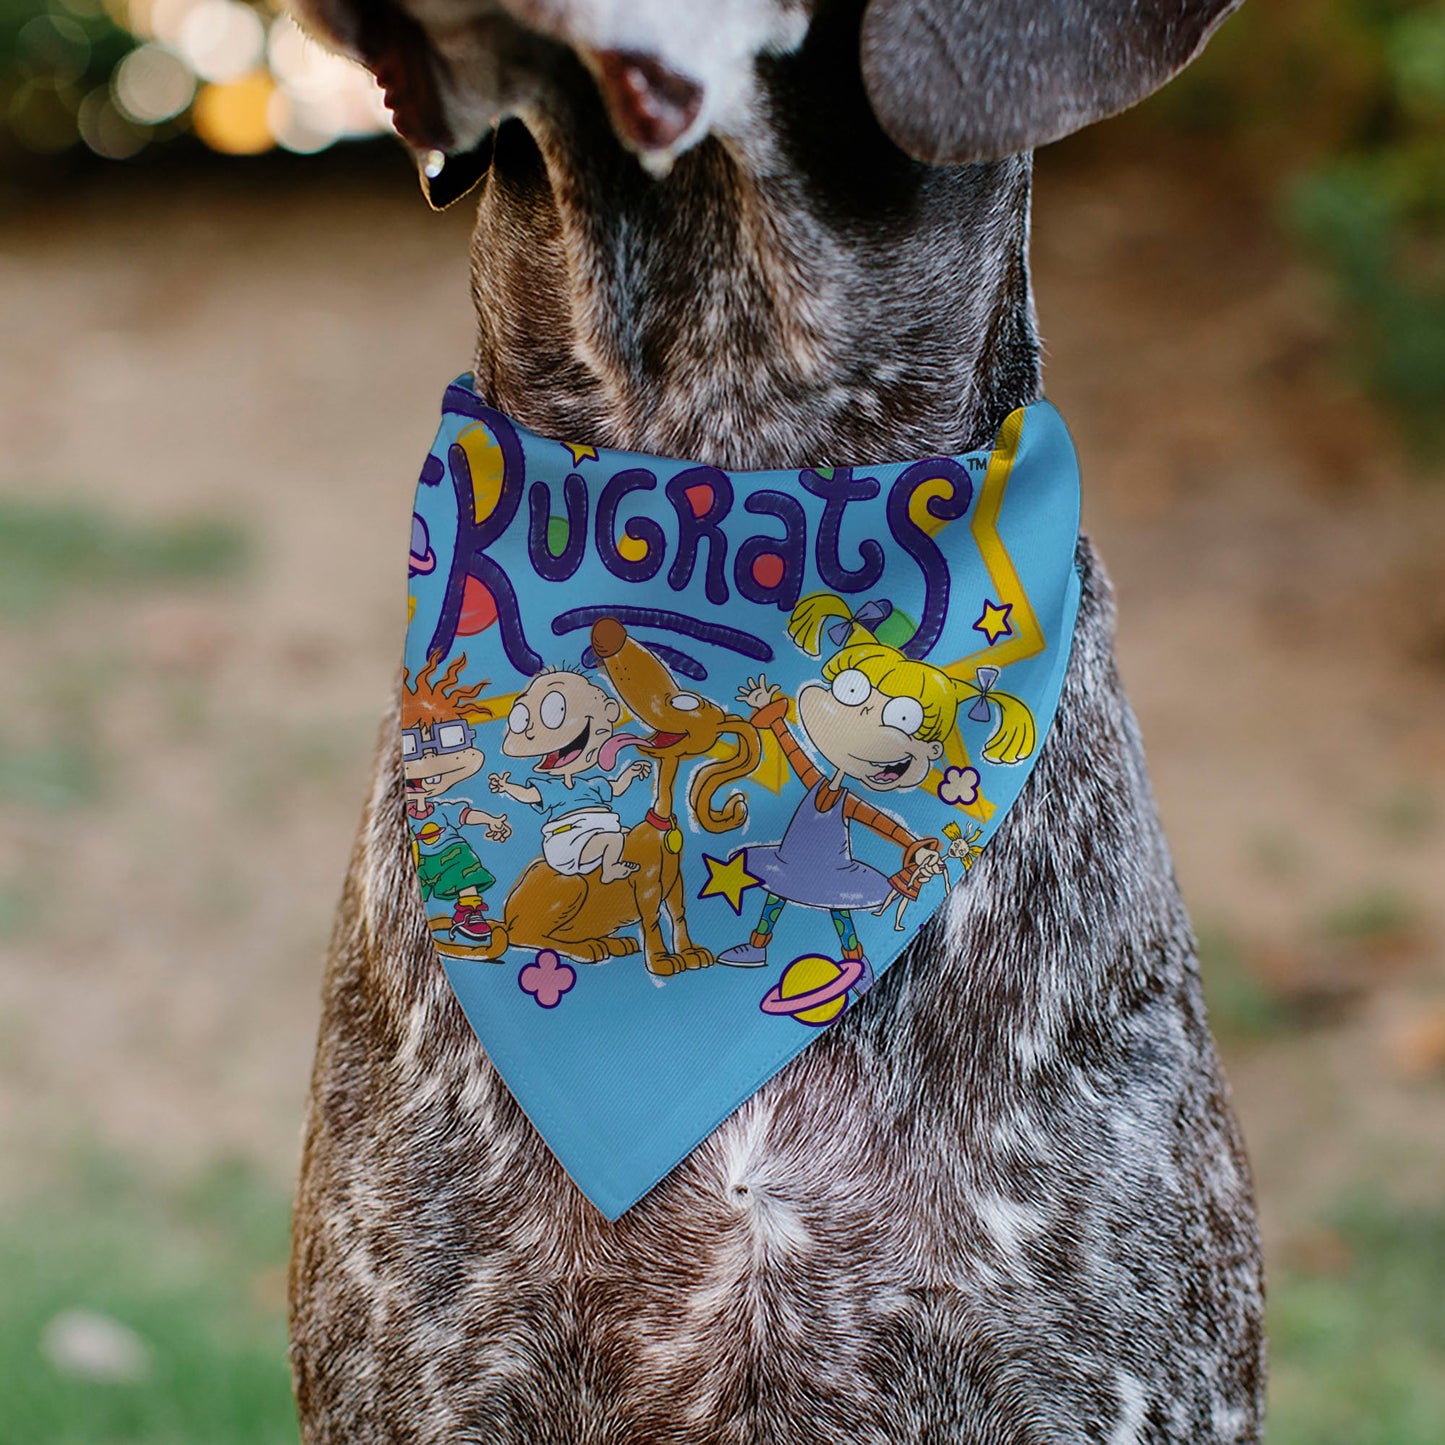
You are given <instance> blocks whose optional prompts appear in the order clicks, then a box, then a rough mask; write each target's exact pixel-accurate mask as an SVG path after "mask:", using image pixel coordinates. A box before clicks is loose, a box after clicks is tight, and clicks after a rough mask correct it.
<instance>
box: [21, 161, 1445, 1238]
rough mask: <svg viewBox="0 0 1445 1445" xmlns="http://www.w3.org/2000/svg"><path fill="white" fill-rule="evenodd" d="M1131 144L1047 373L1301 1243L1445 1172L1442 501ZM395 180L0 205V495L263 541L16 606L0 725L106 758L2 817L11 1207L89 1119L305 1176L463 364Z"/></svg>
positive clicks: (1222, 1006)
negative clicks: (1353, 1201) (1364, 1201)
mask: <svg viewBox="0 0 1445 1445" xmlns="http://www.w3.org/2000/svg"><path fill="white" fill-rule="evenodd" d="M1106 137H1107V133H1105V134H1104V135H1101V136H1099V137H1094V138H1092V139H1091V140H1090V141H1089V142H1087V143H1080V144H1074V145H1072V146H1069V147H1065V148H1060V149H1059V150H1058V151H1056V152H1054V153H1050V154H1048V155H1046V156H1044V157H1043V158H1042V160H1041V165H1040V176H1039V185H1038V196H1037V215H1036V225H1035V237H1036V243H1035V253H1034V254H1035V265H1036V279H1037V286H1038V294H1039V309H1040V316H1041V321H1042V327H1043V331H1044V335H1045V337H1046V339H1047V343H1048V361H1049V370H1048V381H1049V393H1050V395H1051V396H1052V398H1053V400H1054V401H1055V402H1056V403H1057V404H1058V405H1059V406H1060V407H1061V409H1062V411H1063V413H1064V415H1065V416H1066V418H1067V419H1068V420H1069V423H1070V425H1071V426H1072V428H1073V429H1074V432H1075V436H1076V440H1077V442H1078V444H1079V448H1080V452H1081V455H1082V458H1083V463H1084V472H1085V513H1086V523H1087V526H1088V528H1089V530H1090V531H1091V533H1092V534H1093V536H1094V538H1095V539H1096V541H1097V543H1098V544H1099V546H1100V548H1101V549H1102V551H1103V555H1104V558H1105V561H1106V563H1107V564H1108V566H1109V568H1110V570H1111V572H1112V575H1113V577H1114V580H1115V583H1116V585H1117V589H1118V597H1119V604H1120V611H1121V621H1120V633H1119V654H1120V664H1121V667H1122V669H1123V672H1124V676H1125V680H1126V682H1127V684H1128V686H1129V688H1130V691H1131V695H1132V698H1133V701H1134V704H1135V707H1136V709H1137V711H1138V713H1139V716H1140V719H1141V722H1142V725H1143V729H1144V733H1145V738H1146V741H1147V744H1148V747H1149V755H1150V760H1151V765H1152V770H1153V777H1154V781H1155V786H1156V789H1157V792H1158V796H1159V801H1160V806H1161V808H1162V811H1163V815H1164V820H1165V824H1166V827H1167V829H1168V832H1169V835H1170V838H1171V840H1172V844H1173V848H1174V854H1175V859H1176V863H1177V867H1178V872H1179V876H1180V879H1181V881H1182V884H1183V887H1184V890H1185V893H1186V896H1187V898H1188V900H1189V903H1190V906H1191V908H1192V910H1193V913H1194V917H1195V920H1196V924H1197V925H1198V927H1199V929H1200V932H1201V935H1202V936H1203V938H1204V940H1205V944H1206V947H1205V951H1204V952H1205V973H1206V986H1207V988H1209V989H1210V991H1211V996H1212V998H1213V999H1214V1000H1215V1005H1214V1011H1215V1020H1216V1026H1217V1028H1218V1029H1219V1031H1220V1033H1221V1036H1222V1039H1223V1042H1224V1045H1225V1050H1226V1056H1227V1060H1228V1064H1229V1069H1230V1075H1231V1078H1232V1080H1233V1084H1234V1089H1235V1094H1236V1101H1237V1104H1238V1107H1239V1110H1240V1113H1241V1116H1242V1118H1243V1122H1244V1127H1245V1131H1246V1134H1247V1136H1248V1139H1249V1143H1250V1147H1251V1153H1252V1157H1253V1160H1254V1164H1255V1169H1256V1172H1257V1175H1258V1179H1259V1184H1260V1190H1261V1195H1262V1201H1263V1206H1264V1217H1265V1225H1266V1233H1267V1237H1268V1241H1269V1243H1270V1245H1271V1247H1272V1248H1274V1249H1276V1250H1286V1251H1288V1250H1296V1251H1298V1250H1308V1249H1309V1248H1310V1247H1311V1241H1312V1240H1314V1239H1316V1238H1317V1236H1316V1234H1315V1233H1314V1231H1315V1227H1316V1221H1317V1218H1318V1213H1319V1209H1320V1206H1321V1204H1322V1203H1323V1202H1324V1201H1327V1200H1329V1199H1333V1198H1335V1197H1337V1196H1339V1195H1340V1194H1341V1193H1342V1192H1344V1191H1348V1190H1351V1189H1364V1190H1366V1191H1374V1190H1381V1191H1385V1192H1388V1194H1389V1195H1390V1196H1391V1197H1392V1198H1399V1199H1402V1200H1410V1199H1418V1200H1430V1201H1438V1199H1439V1198H1440V1197H1441V1194H1442V1187H1445V1149H1442V1143H1445V886H1442V883H1445V589H1442V586H1441V575H1442V568H1441V561H1440V558H1441V549H1442V544H1445V486H1442V485H1441V481H1440V479H1439V478H1438V477H1436V478H1435V479H1434V481H1433V482H1432V481H1431V480H1430V479H1429V478H1427V477H1425V476H1423V475H1422V474H1421V472H1420V468H1419V467H1418V465H1416V464H1414V463H1412V462H1411V461H1410V460H1409V459H1408V458H1407V457H1406V456H1405V455H1404V453H1403V452H1402V451H1401V450H1400V449H1399V447H1398V445H1397V444H1396V442H1395V441H1394V440H1393V433H1392V431H1391V429H1390V426H1389V424H1388V422H1387V421H1386V420H1385V419H1383V418H1382V417H1381V416H1380V415H1379V414H1378V413H1377V412H1376V411H1375V410H1373V409H1372V407H1371V406H1370V405H1369V404H1368V403H1367V402H1365V401H1364V400H1362V399H1361V397H1360V396H1359V394H1358V393H1357V392H1356V391H1355V390H1354V389H1353V388H1352V387H1351V386H1350V384H1349V383H1348V382H1347V380H1345V372H1344V370H1343V368H1342V367H1341V364H1340V360H1339V351H1338V342H1339V338H1338V337H1337V336H1336V335H1335V334H1334V333H1333V332H1332V330H1331V323H1330V321H1329V320H1328V317H1329V307H1328V305H1327V299H1326V294H1325V290H1324V283H1323V282H1322V281H1320V280H1318V279H1317V278H1315V277H1314V276H1313V275H1312V274H1311V273H1310V272H1309V271H1308V270H1307V269H1305V268H1304V267H1303V266H1302V265H1301V264H1300V263H1299V262H1298V261H1297V260H1295V259H1292V258H1291V256H1290V255H1289V254H1288V253H1287V251H1286V250H1285V249H1284V248H1283V246H1282V245H1281V244H1280V243H1279V242H1278V240H1277V239H1276V238H1275V237H1274V234H1273V232H1272V230H1271V229H1270V227H1269V225H1268V224H1267V221H1266V220H1265V217H1264V207H1263V206H1262V205H1261V204H1260V202H1259V201H1258V200H1256V199H1252V198H1250V197H1249V196H1247V195H1240V194H1238V193H1237V189H1236V187H1235V185H1234V181H1233V177H1232V176H1231V175H1230V174H1229V172H1228V168H1227V166H1226V165H1225V163H1224V162H1223V161H1222V160H1221V159H1219V158H1218V157H1217V156H1216V155H1215V154H1213V153H1212V152H1210V151H1209V150H1207V149H1201V150H1199V151H1198V153H1197V154H1191V153H1188V152H1186V151H1184V150H1183V149H1182V148H1181V146H1179V145H1178V144H1175V145H1174V146H1172V147H1171V148H1170V149H1169V150H1168V151H1165V152H1161V153H1160V154H1159V155H1157V156H1155V155H1151V154H1150V153H1148V151H1147V148H1145V149H1140V148H1138V147H1134V148H1132V149H1121V148H1120V147H1118V146H1117V144H1113V145H1111V144H1110V143H1109V142H1108V140H1107V138H1106ZM379 172H380V173H378V174H375V175H372V176H370V177H366V176H363V175H361V174H359V173H357V172H356V171H354V170H346V169H340V170H338V169H336V168H327V167H325V166H322V165H320V164H319V163H318V165H317V167H316V170H315V172H314V175H313V173H310V172H308V173H307V174H308V175H313V178H312V179H309V180H301V179H280V180H272V179H268V180H266V181H265V182H264V183H263V184H262V185H261V186H257V187H251V186H248V185H247V184H246V183H245V180H244V178H243V171H242V168H236V169H232V170H228V171H226V172H223V173H222V172H217V173H212V174H209V175H206V176H204V177H200V176H195V177H192V176H187V177H186V178H185V179H184V180H183V181H182V182H180V183H177V182H176V181H174V180H172V181H168V182H167V181H162V180H157V179H150V180H141V181H139V182H135V181H131V182H127V183H125V184H121V183H118V182H117V183H112V184H104V185H98V186H88V187H86V188H84V189H82V190H79V191H77V192H76V193H75V194H73V195H71V196H69V197H67V198H63V199H55V200H52V201H50V202H47V203H45V204H44V205H35V206H32V207H30V208H28V209H26V210H23V211H19V212H15V213H11V214H9V215H7V216H5V217H3V218H0V327H3V331H0V337H3V341H0V496H3V497H8V498H11V499H14V498H24V499H37V498H38V499H48V500H52V501H55V500H65V499H80V500H83V501H84V503H85V504H87V505H88V506H91V507H93V508H95V509H98V510H103V511H105V512H106V513H109V514H114V515H118V516H120V517H122V518H128V519H140V520H145V521H151V522H162V521H165V520H168V519H173V518H176V517H183V516H184V517H189V516H195V515H206V516H218V517H221V518H225V519H229V520H230V521H231V522H232V523H234V525H235V526H236V527H237V528H239V529H240V530H242V531H243V532H244V533H245V534H247V536H248V537H249V538H250V541H251V544H252V552H253V558H252V563H251V565H250V567H249V570H247V571H246V572H245V573H244V574H243V575H242V576H241V577H240V578H238V579H237V580H234V581H231V582H228V583H225V584H224V585H217V586H216V587H213V588H206V587H194V586H191V587H180V586H172V585H157V586H155V587H152V588H148V589H147V588H136V589H132V590H127V591H125V592H124V593H117V594H115V595H108V594H106V593H98V594H94V593H93V594H84V593H75V594H73V595H66V596H64V597H62V598H60V599H59V600H58V601H57V602H56V603H55V605H54V606H53V607H46V608H45V609H44V610H43V612H42V613H41V615H39V616H37V617H33V618H31V619H29V620H28V621H27V622H26V623H25V624H24V625H20V624H16V623H12V624H9V625H6V626H4V627H3V628H0V718H3V727H0V740H3V741H6V742H9V743H11V744H18V742H19V741H21V740H25V739H31V740H33V739H34V738H37V737H39V738H44V737H47V736H51V735H54V736H58V737H69V736H71V735H72V732H73V731H74V729H73V728H72V729H71V730H70V731H66V729H64V728H60V727H59V724H60V723H62V722H63V721H65V720H70V721H71V722H72V723H73V722H74V721H75V720H76V719H77V718H79V719H80V720H81V722H82V724H83V732H84V734H85V735H86V736H87V737H88V738H89V743H88V744H87V748H88V753H87V757H88V759H89V761H88V763H87V766H89V767H91V768H92V770H93V785H91V784H89V783H87V784H86V785H85V789H84V791H85V792H86V796H84V797H81V798H78V799H74V800H72V805H71V806H70V807H69V808H68V809H65V810H63V811H62V810H57V809H54V808H48V807H45V806H43V805H41V804H40V803H37V802H34V801H33V800H32V801H27V800H26V799H24V798H22V799H21V800H20V801H19V802H18V803H10V802H7V803H6V805H5V811H4V816H3V819H0V890H3V891H6V892H8V895H9V896H10V897H11V898H12V899H13V900H17V901H16V904H15V909H14V910H13V912H14V916H13V918H12V919H11V922H10V925H9V926H8V928H7V929H6V931H5V935H4V936H3V937H0V949H3V952H0V1020H3V1022H0V1153H3V1157H4V1158H5V1159H6V1161H7V1166H6V1167H5V1168H4V1169H0V1199H3V1197H4V1194H5V1192H7V1191H10V1192H13V1191H15V1190H17V1189H24V1190H25V1191H26V1192H31V1191H33V1189H34V1187H35V1185H36V1183H37V1181H39V1182H41V1183H43V1181H44V1180H45V1178H46V1177H47V1174H48V1173H49V1172H50V1171H59V1170H61V1169H62V1168H63V1166H64V1161H65V1159H66V1158H67V1157H68V1155H69V1154H70V1152H71V1151H73V1150H74V1149H75V1148H77V1147H86V1146H89V1145H92V1144H93V1145H98V1146H101V1147H105V1148H109V1149H114V1150H116V1151H118V1152H121V1153H124V1154H127V1155H130V1156H132V1157H134V1158H137V1159H139V1160H140V1161H142V1165H143V1167H144V1168H145V1169H147V1170H150V1171H155V1172H156V1173H158V1174H162V1175H164V1174H167V1173H172V1172H173V1173H175V1174H176V1175H177V1176H179V1175H182V1174H184V1173H185V1172H186V1171H188V1170H191V1169H193V1168H195V1167H196V1166H197V1165H198V1164H200V1163H201V1162H203V1161H205V1160H207V1159H210V1158H214V1157H216V1156H220V1155H227V1154H237V1155H240V1156H243V1157H245V1158H248V1159H251V1160H254V1161H256V1162H257V1163H258V1165H259V1167H260V1168H261V1169H262V1170H263V1171H264V1172H265V1174H266V1175H268V1176H269V1177H270V1178H272V1179H273V1180H274V1181H275V1182H276V1185H277V1187H278V1188H285V1187H288V1185H289V1180H290V1177H291V1174H292V1170H293V1167H294V1161H295V1154H296V1144H297V1131H298V1127H299V1121H300V1117H301V1109H302V1102H303V1097H304V1093H305V1087H306V1077H307V1070H308V1067H309V1059H310V1053H311V1048H312V1043H313V1039H314V1034H315V1028H316V1020H317V1012H318V997H319V984H320V973H321V966H322V960H323V955H324V950H325V942H326V936H327V931H328V928H329V926H330V917H331V911H332V907H333V904H334V901H335V899H336V897H337V894H338V890H339V887H340V883H341V879H342V875H343V871H344V869H345V865H346V857H347V852H348V849H349V846H350V837H351V833H352V830H353V828H354V825H355V822H356V818H357V815H358V809H359V805H360V801H361V798H362V796H363V793H364V790H365V788H366V784H367V777H368V766H369V757H370V751H371V746H372V740H373V734H374V729H375V723H376V719H377V717H378V715H379V713H380V711H381V708H382V706H383V703H384V700H385V698H386V695H387V692H388V689H389V688H390V687H392V686H393V684H394V676H395V670H396V666H397V661H398V655H399V649H400V644H401V637H402V631H403V625H404V601H403V599H404V595H405V593H404V580H405V579H404V575H403V573H402V572H401V570H400V560H399V559H400V557H401V555H402V553H401V546H402V543H403V540H404V537H405V536H406V533H407V525H408V513H409V510H410V498H411V487H412V485H413V481H414V478H415V474H416V468H417V465H418V463H419V461H420V458H421V456H422V454H423V452H424V449H425V447H426V446H427V444H428V441H429V439H430V437H431V435H432V431H433V428H434V421H435V415H436V408H437V405H438V400H439V397H440V394H441V388H442V386H443V384H444V383H445V382H446V381H447V380H448V379H450V378H451V377H452V376H453V375H454V374H456V373H457V372H459V371H461V370H463V369H465V367H466V365H467V361H468V357H469V354H470V336H471V328H472V318H471V313H470V302H469V299H468V289H467V274H466V237H467V227H468V216H467V214H466V211H467V208H466V207H465V206H462V207H459V208H457V210H456V211H454V212H452V213H449V214H447V215H445V216H441V217H438V216H433V215H431V214H429V213H428V212H427V210H426V208H425V207H424V205H423V204H422V202H421V200H420V198H419V196H417V194H416V193H415V188H414V185H413V183H412V182H411V181H410V179H409V178H408V177H407V175H406V167H405V163H404V162H402V161H401V159H400V157H397V159H396V163H395V164H394V165H391V166H389V167H388V166H382V167H380V168H379ZM57 729H58V730H57ZM81 762H82V759H80V758H77V760H76V767H77V769H79V768H80V766H81ZM77 775H78V776H79V773H77Z"/></svg>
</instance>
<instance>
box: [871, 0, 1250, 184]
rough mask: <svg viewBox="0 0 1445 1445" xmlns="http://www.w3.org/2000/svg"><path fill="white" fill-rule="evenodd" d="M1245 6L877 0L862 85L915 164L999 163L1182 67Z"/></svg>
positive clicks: (1183, 1)
mask: <svg viewBox="0 0 1445 1445" xmlns="http://www.w3.org/2000/svg"><path fill="white" fill-rule="evenodd" d="M1241 3H1242V0H869V3H868V8H867V11H866V12H865V14H864V17H863V35H862V47H863V82H864V85H865V86H866V88H867V91H868V98H869V100H870V102H871V103H872V106H873V110H874V113H875V114H876V115H877V117H878V121H879V124H880V125H882V127H883V129H884V130H885V131H886V132H887V133H888V135H889V137H890V138H891V139H892V140H893V141H894V143H895V144H897V145H898V146H899V147H900V148H901V149H902V150H904V151H906V152H907V153H908V154H909V155H911V156H912V157H913V158H914V159H915V160H920V161H928V162H930V163H932V164H934V165H955V164H959V163H961V162H964V161H987V160H998V159H999V158H1000V157H1002V156H1006V155H1013V154H1015V153H1016V152H1018V151H1025V150H1032V149H1033V147H1035V146H1039V145H1044V144H1046V143H1047V142H1049V141H1054V140H1058V139H1059V138H1060V137H1061V136H1066V135H1068V134H1069V133H1070V132H1071V131H1076V130H1079V129H1081V128H1082V127H1083V126H1086V125H1090V124H1091V123H1092V122H1094V121H1096V120H1102V119H1103V118H1104V117H1105V116H1109V115H1114V114H1115V113H1116V112H1118V111H1121V110H1124V109H1126V108H1127V107H1129V106H1131V105H1133V104H1134V103H1135V102H1136V101H1139V100H1143V98H1144V97H1145V96H1146V95H1148V94H1150V92H1151V91H1154V90H1157V89H1158V88H1159V87H1160V86H1161V85H1163V84H1164V82H1165V81H1166V80H1168V79H1170V77H1171V76H1173V75H1175V74H1177V73H1178V72H1179V71H1181V70H1183V69H1184V67H1185V66H1186V65H1188V63H1189V62H1190V61H1191V60H1192V59H1193V58H1194V57H1195V56H1196V55H1197V54H1198V53H1199V51H1200V50H1201V49H1202V48H1203V46H1204V43H1205V41H1206V40H1208V39H1209V36H1210V35H1211V34H1212V33H1213V31H1214V29H1215V27H1216V26H1217V25H1218V24H1219V23H1220V21H1222V20H1223V19H1224V18H1225V16H1226V15H1228V14H1229V13H1230V12H1231V11H1232V10H1235V9H1237V8H1238V7H1239V5H1240V4H1241Z"/></svg>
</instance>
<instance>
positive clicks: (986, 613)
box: [973, 597, 1014, 647]
mask: <svg viewBox="0 0 1445 1445" xmlns="http://www.w3.org/2000/svg"><path fill="white" fill-rule="evenodd" d="M1013 610H1014V605H1013V603H1012V602H1005V603H1004V604H1003V605H1002V606H1000V605H999V604H998V603H997V602H990V601H989V600H988V598H987V597H985V598H984V600H983V616H982V617H980V618H979V619H978V621H977V622H975V623H974V624H973V630H974V631H975V632H981V633H983V635H984V636H985V637H986V638H988V645H989V646H990V647H992V646H993V645H994V643H995V642H997V641H998V640H999V638H1000V637H1012V636H1013V631H1014V629H1013V623H1011V622H1010V621H1009V620H1008V615H1009V613H1010V612H1012V611H1013Z"/></svg>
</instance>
